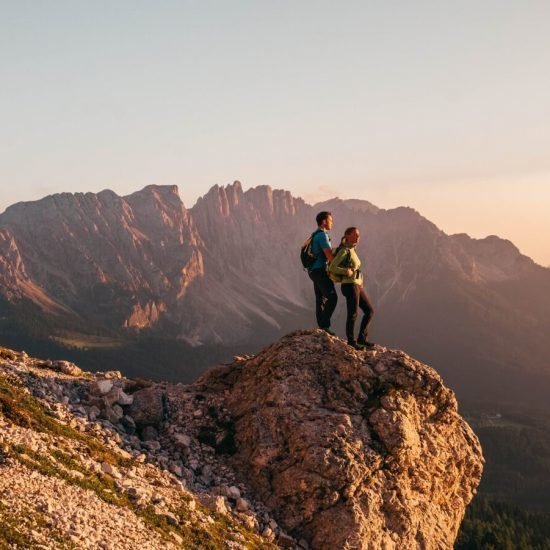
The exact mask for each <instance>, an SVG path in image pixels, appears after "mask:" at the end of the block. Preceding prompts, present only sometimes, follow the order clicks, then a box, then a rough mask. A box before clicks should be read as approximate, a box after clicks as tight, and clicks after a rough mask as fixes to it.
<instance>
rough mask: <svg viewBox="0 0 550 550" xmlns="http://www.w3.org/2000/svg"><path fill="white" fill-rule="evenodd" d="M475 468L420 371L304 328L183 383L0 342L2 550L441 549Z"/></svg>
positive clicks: (450, 409) (466, 440)
mask: <svg viewBox="0 0 550 550" xmlns="http://www.w3.org/2000/svg"><path fill="white" fill-rule="evenodd" d="M482 463H483V459H482V455H481V449H480V446H479V442H478V440H477V438H476V436H475V435H474V434H473V432H472V431H471V430H470V428H469V427H468V425H467V424H466V423H465V422H464V421H463V420H462V419H461V417H460V416H459V415H458V412H457V404H456V400H455V397H454V394H453V393H452V392H451V391H450V390H448V389H447V388H446V387H445V386H444V385H443V383H442V381H441V379H440V377H439V376H438V374H437V373H436V372H435V371H434V370H433V369H431V368H430V367H428V366H426V365H424V364H422V363H419V362H418V361H415V360H414V359H412V358H410V357H408V356H407V355H406V354H404V353H403V352H400V351H392V350H387V349H385V348H382V347H380V346H377V347H375V348H374V349H373V350H370V351H362V352H358V351H355V350H353V349H352V348H350V347H349V346H347V345H346V344H345V343H344V342H343V341H342V340H339V339H338V338H335V337H332V336H329V335H328V334H327V333H325V332H324V331H320V330H313V331H301V332H296V333H292V334H289V335H288V336H286V337H284V338H282V339H281V340H280V341H278V342H277V343H275V344H273V345H271V346H269V347H268V348H266V349H264V350H263V351H261V352H260V353H259V354H258V355H256V356H242V357H237V358H235V361H234V362H233V363H232V364H230V365H226V366H224V367H219V368H217V369H214V370H212V371H210V372H209V373H207V374H206V375H205V376H203V377H202V379H200V380H198V381H197V382H196V383H195V384H192V385H183V384H167V383H153V382H150V381H145V380H130V379H127V378H124V377H123V376H121V374H120V373H119V372H116V371H112V372H108V373H96V374H92V373H87V372H83V371H81V370H80V369H79V368H78V367H77V366H76V365H73V364H72V363H69V362H66V361H48V360H37V359H33V358H31V357H28V356H27V355H26V354H24V353H18V352H13V351H10V350H7V349H4V348H0V489H1V491H2V498H1V499H0V519H1V520H2V521H1V523H2V525H3V526H4V527H3V528H0V540H4V541H7V542H8V543H12V544H19V545H23V546H24V545H27V546H32V545H41V546H42V547H44V548H63V547H69V546H71V545H73V546H74V545H76V546H78V547H79V548H98V547H102V548H106V547H116V548H132V547H136V546H140V545H141V546H147V547H148V548H169V547H173V546H180V547H181V546H183V547H185V548H203V547H205V546H207V547H216V548H224V547H225V548H250V547H254V548H274V547H280V548H294V549H296V550H307V549H308V548H311V549H313V550H315V549H325V548H342V549H346V548H347V549H352V548H353V549H371V548H372V549H375V548H376V549H378V548H388V549H390V548H395V549H397V548H422V549H430V548H433V549H436V548H437V549H440V548H452V545H453V541H454V538H455V536H456V534H457V531H458V528H459V525H460V522H461V519H462V517H463V516H464V512H465V509H466V506H467V505H468V503H469V502H470V500H471V498H472V497H473V495H474V493H475V490H476V487H477V485H478V483H479V480H480V477H481V471H482Z"/></svg>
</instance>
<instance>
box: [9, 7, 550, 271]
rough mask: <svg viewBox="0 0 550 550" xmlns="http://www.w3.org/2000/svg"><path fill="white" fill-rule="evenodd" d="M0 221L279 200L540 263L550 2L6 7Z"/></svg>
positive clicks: (545, 260)
mask: <svg viewBox="0 0 550 550" xmlns="http://www.w3.org/2000/svg"><path fill="white" fill-rule="evenodd" d="M0 10H1V11H0V13H1V17H0V75H1V80H0V99H1V101H0V188H1V193H0V212H1V211H3V210H4V209H5V208H6V207H7V206H9V205H10V204H13V203H15V202H18V201H26V200H36V199H39V198H41V197H43V196H45V195H48V194H51V193H56V192H85V191H92V192H97V191H100V190H102V189H106V188H109V189H112V190H114V191H115V192H117V193H118V194H121V195H124V194H128V193H131V192H133V191H136V190H138V189H141V188H142V187H144V186H145V185H149V184H167V185H174V184H175V185H178V187H179V190H180V195H181V197H182V199H183V201H184V203H185V204H186V206H189V207H190V206H192V205H193V204H194V203H195V201H196V199H197V198H198V197H199V196H201V195H203V194H204V193H206V192H207V191H208V189H209V188H210V187H212V186H213V185H216V184H218V185H225V184H228V183H231V182H232V181H234V180H239V181H241V182H242V184H243V187H244V188H245V189H246V188H249V187H255V186H257V185H270V186H272V187H274V188H282V189H287V190H289V191H291V192H292V194H293V195H295V196H301V197H303V198H304V199H305V200H306V201H307V202H310V203H314V202H316V201H320V200H325V199H327V198H330V197H333V196H339V197H340V198H359V199H365V200H368V201H370V202H372V203H374V204H376V205H377V206H379V207H382V208H393V207H397V206H411V207H413V208H415V209H416V210H418V211H419V212H420V213H421V214H422V215H424V216H426V217H427V218H428V219H430V220H431V221H433V222H434V223H436V224H437V225H438V226H439V227H440V228H441V229H443V230H444V231H445V232H447V233H457V232H465V233H468V234H470V235H471V236H473V237H476V238H482V237H485V236H487V235H491V234H496V235H499V236H501V237H503V238H507V239H510V240H511V241H513V242H514V243H515V244H516V246H518V247H519V249H520V250H521V251H522V252H523V253H524V254H527V255H528V256H531V257H532V258H533V259H534V260H535V261H537V262H538V263H540V264H541V265H545V266H550V215H549V213H550V122H549V121H550V71H549V70H548V68H549V67H550V2H548V1H547V0H538V1H536V0H522V1H521V2H520V1H518V0H513V1H510V0H482V1H479V0H476V1H471V0H461V1H460V2H441V1H440V0H438V1H435V0H434V1H427V0H426V1H424V0H407V1H399V0H386V1H382V0H380V1H371V0H361V1H355V0H347V1H346V0H342V1H341V2H335V1H332V0H331V1H326V0H316V1H313V0H291V1H290V0H269V1H267V0H250V1H248V0H233V1H232V2H227V1H226V0H218V1H212V0H197V1H191V0H187V1H186V0H177V1H176V0H174V1H172V0H156V1H155V2H153V1H152V0H150V1H143V0H131V1H128V0H116V1H112V0H109V1H105V0H95V1H94V2H85V1H84V0H70V1H68V0H55V1H54V0H41V1H38V0H33V1H30V0H10V1H6V0H0Z"/></svg>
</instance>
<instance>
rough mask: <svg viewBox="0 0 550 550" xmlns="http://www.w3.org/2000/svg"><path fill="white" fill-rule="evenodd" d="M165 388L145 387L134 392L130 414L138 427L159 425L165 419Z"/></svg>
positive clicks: (129, 409)
mask: <svg viewBox="0 0 550 550" xmlns="http://www.w3.org/2000/svg"><path fill="white" fill-rule="evenodd" d="M164 395H165V394H164V390H162V388H159V387H158V386H151V387H149V388H144V389H142V390H139V391H137V392H135V393H134V394H133V398H134V399H133V402H132V404H131V405H130V406H129V408H128V414H129V415H130V416H131V417H132V418H133V419H134V421H135V423H136V426H137V428H138V429H141V428H144V427H145V426H154V427H158V426H159V425H160V423H161V422H162V420H163V419H164Z"/></svg>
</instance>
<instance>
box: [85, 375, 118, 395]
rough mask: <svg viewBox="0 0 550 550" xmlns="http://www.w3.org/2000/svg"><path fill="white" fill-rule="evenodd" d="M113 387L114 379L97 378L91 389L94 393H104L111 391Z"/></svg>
mask: <svg viewBox="0 0 550 550" xmlns="http://www.w3.org/2000/svg"><path fill="white" fill-rule="evenodd" d="M112 388H113V381H112V380H105V379H103V380H96V381H95V382H94V383H93V384H92V385H91V386H90V391H91V392H92V393H95V394H96V395H97V394H99V395H104V394H106V393H108V392H110V391H111V390H112Z"/></svg>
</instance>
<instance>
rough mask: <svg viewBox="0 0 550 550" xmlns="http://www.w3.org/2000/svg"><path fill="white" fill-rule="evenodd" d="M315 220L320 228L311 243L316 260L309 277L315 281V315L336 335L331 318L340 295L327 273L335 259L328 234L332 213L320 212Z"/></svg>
mask: <svg viewBox="0 0 550 550" xmlns="http://www.w3.org/2000/svg"><path fill="white" fill-rule="evenodd" d="M315 220H316V221H317V227H318V229H317V231H316V232H315V233H314V234H313V239H312V244H311V252H312V254H313V255H314V256H315V261H314V262H313V264H312V266H311V268H310V269H309V278H310V279H311V280H312V281H313V290H314V291H315V315H316V317H317V324H318V325H319V328H322V329H323V330H326V331H327V332H328V333H329V334H332V335H334V332H332V330H330V318H331V317H332V314H333V313H334V309H335V308H336V302H337V301H338V295H337V294H336V289H335V288H334V283H333V282H332V281H331V280H330V278H329V276H328V274H327V267H328V263H329V262H331V261H332V260H333V255H332V248H331V244H330V236H329V234H328V231H329V230H330V229H331V228H332V214H331V213H330V212H319V214H317V216H316V218H315Z"/></svg>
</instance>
